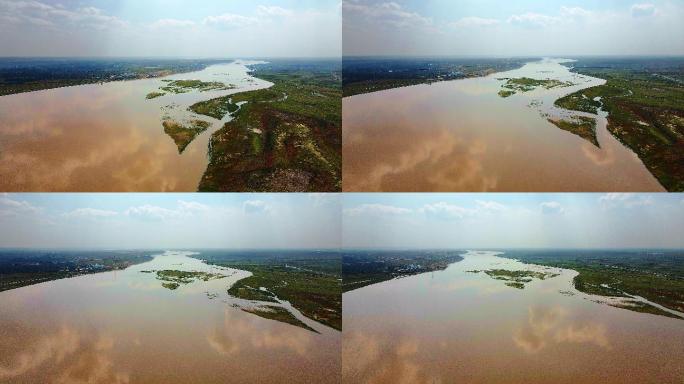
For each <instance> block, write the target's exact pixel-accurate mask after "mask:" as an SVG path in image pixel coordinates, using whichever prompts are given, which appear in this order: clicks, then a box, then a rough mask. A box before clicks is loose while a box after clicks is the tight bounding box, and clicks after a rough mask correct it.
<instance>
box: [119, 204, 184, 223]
mask: <svg viewBox="0 0 684 384" xmlns="http://www.w3.org/2000/svg"><path fill="white" fill-rule="evenodd" d="M124 215H126V216H130V217H133V218H138V219H143V220H166V219H173V218H177V217H179V216H180V213H179V212H178V211H176V210H172V209H167V208H162V207H158V206H155V205H150V204H145V205H141V206H138V207H130V208H128V209H126V210H125V211H124Z"/></svg>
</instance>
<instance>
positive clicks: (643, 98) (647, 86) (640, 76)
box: [555, 58, 684, 192]
mask: <svg viewBox="0 0 684 384" xmlns="http://www.w3.org/2000/svg"><path fill="white" fill-rule="evenodd" d="M564 65H567V66H570V67H571V70H572V71H573V72H576V73H579V74H582V75H587V76H592V77H597V78H601V79H604V80H606V84H605V85H600V86H596V87H592V88H588V89H583V90H581V91H578V92H576V93H573V94H571V95H568V96H566V97H563V98H560V99H558V100H557V101H556V102H555V104H556V106H558V107H561V108H565V109H569V110H575V111H582V112H587V113H592V114H596V113H597V111H598V109H599V108H602V109H603V110H604V111H607V112H608V127H607V129H608V131H609V132H610V133H611V134H612V135H613V136H615V137H616V138H617V139H618V140H619V141H620V142H622V144H624V145H625V146H627V147H629V148H630V149H631V150H632V151H633V152H634V153H636V154H637V155H638V156H639V158H640V159H641V160H642V161H643V163H644V165H645V166H646V168H648V170H649V171H650V172H651V173H652V174H653V175H654V176H655V177H656V178H657V179H658V181H659V182H660V183H661V184H662V185H663V187H665V188H666V189H667V190H668V191H671V192H677V191H679V192H681V191H684V58H604V59H601V58H583V59H579V61H577V62H572V63H566V64H564Z"/></svg>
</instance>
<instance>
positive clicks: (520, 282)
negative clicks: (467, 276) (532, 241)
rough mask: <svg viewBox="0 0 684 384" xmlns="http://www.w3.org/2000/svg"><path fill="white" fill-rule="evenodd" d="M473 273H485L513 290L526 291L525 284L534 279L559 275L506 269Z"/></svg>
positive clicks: (544, 278)
mask: <svg viewBox="0 0 684 384" xmlns="http://www.w3.org/2000/svg"><path fill="white" fill-rule="evenodd" d="M469 272H471V273H478V272H484V273H485V274H486V275H487V276H489V277H491V278H492V279H495V280H503V281H505V284H506V285H507V286H509V287H512V288H517V289H524V288H525V284H527V283H531V282H532V281H534V279H538V280H546V279H550V278H553V277H556V276H560V275H559V274H557V273H550V272H537V271H509V270H506V269H490V270H486V271H469Z"/></svg>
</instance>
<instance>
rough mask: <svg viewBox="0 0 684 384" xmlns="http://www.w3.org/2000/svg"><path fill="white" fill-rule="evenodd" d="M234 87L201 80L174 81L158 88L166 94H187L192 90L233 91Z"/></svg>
mask: <svg viewBox="0 0 684 384" xmlns="http://www.w3.org/2000/svg"><path fill="white" fill-rule="evenodd" d="M234 88H235V86H234V85H232V84H230V85H226V84H224V83H221V82H218V81H210V82H205V81H201V80H174V81H170V82H167V83H166V85H164V86H163V87H160V88H159V89H161V90H162V91H164V92H168V93H176V94H178V93H187V92H191V91H193V90H197V91H200V92H206V91H224V90H229V89H234Z"/></svg>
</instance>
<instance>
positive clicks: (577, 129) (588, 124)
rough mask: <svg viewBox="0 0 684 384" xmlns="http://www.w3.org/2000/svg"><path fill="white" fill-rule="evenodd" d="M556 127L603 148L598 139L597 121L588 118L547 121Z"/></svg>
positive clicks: (577, 117) (579, 117) (578, 117)
mask: <svg viewBox="0 0 684 384" xmlns="http://www.w3.org/2000/svg"><path fill="white" fill-rule="evenodd" d="M547 120H548V121H549V123H551V124H553V125H555V126H556V127H558V128H560V129H562V130H564V131H568V132H570V133H573V134H575V135H577V136H579V137H581V138H583V139H584V140H587V141H588V142H590V143H592V144H594V145H595V146H597V147H601V146H600V145H599V142H598V138H597V137H596V119H593V118H591V117H586V116H576V117H574V118H572V119H547Z"/></svg>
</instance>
